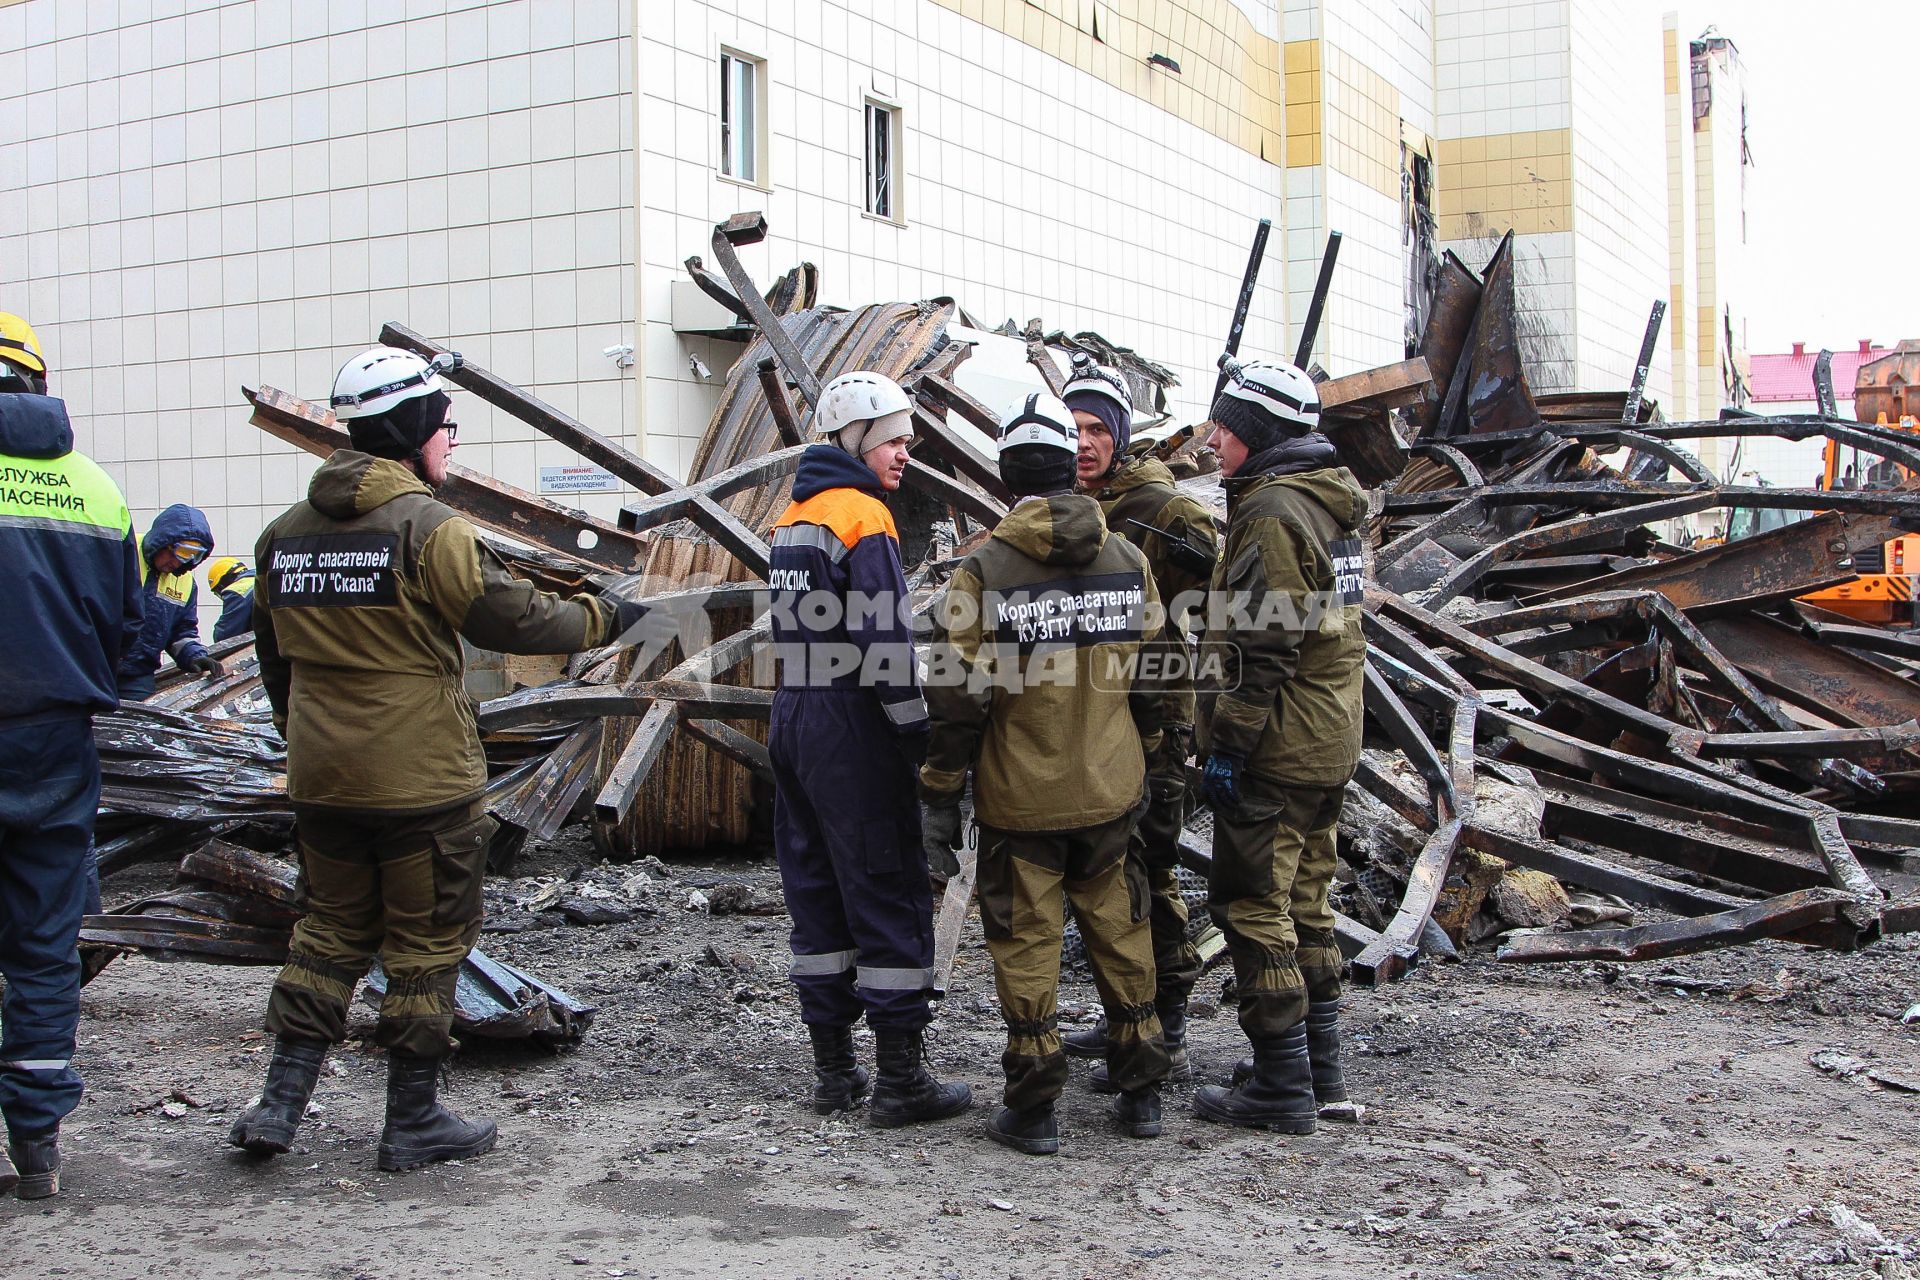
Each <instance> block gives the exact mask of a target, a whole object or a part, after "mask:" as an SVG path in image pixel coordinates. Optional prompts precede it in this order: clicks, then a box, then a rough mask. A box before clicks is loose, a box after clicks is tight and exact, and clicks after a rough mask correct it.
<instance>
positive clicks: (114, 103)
mask: <svg viewBox="0 0 1920 1280" xmlns="http://www.w3.org/2000/svg"><path fill="white" fill-rule="evenodd" d="M1661 38H1662V33H1661V30H1660V28H1659V26H1658V25H1657V22H1656V23H1655V24H1653V25H1651V26H1649V25H1648V23H1647V21H1646V20H1645V19H1644V17H1643V16H1635V13H1634V11H1632V10H1631V9H1630V7H1629V6H1628V5H1627V4H1626V3H1625V0H1593V3H1592V4H1591V5H1590V4H1588V3H1587V2H1586V0H1581V3H1579V4H1574V3H1570V0H1538V2H1536V0H1515V2H1513V3H1499V2H1496V0H1137V2H1132V3H1106V2H1104V0H782V2H778V3H775V2H771V0H326V2H325V3H319V2H312V3H309V2H308V0H0V309H4V310H11V311H16V312H19V313H20V314H22V315H25V316H27V317H28V318H29V319H30V320H31V321H33V323H34V324H35V325H36V327H37V328H38V329H39V332H40V335H41V337H42V339H43V341H44V342H45V344H46V346H47V348H48V354H49V357H50V359H51V362H52V365H53V368H54V381H55V389H56V393H57V394H60V395H62V396H64V397H65V398H66V399H67V401H68V403H69V406H70V409H71V411H72V413H73V416H74V418H75V421H76V426H77V428H78V430H79V435H80V440H81V447H82V448H83V449H85V450H86V451H88V452H90V453H91V454H93V456H95V457H96V458H98V459H99V460H100V461H101V462H102V463H103V464H105V465H106V466H107V467H108V469H109V470H110V471H111V472H112V474H114V476H115V477H116V478H117V479H119V480H120V481H121V483H122V485H123V487H124V488H125V490H126V492H127V495H128V498H129V500H130V502H131V504H132V506H133V507H134V509H135V517H136V520H137V521H139V522H140V523H142V524H143V525H144V523H145V522H146V521H148V520H150V519H151V518H152V516H153V515H154V514H155V513H156V512H157V511H158V510H159V509H160V508H161V507H164V506H166V505H167V504H169V503H172V502H188V503H192V504H193V505H196V506H199V507H202V508H204V509H205V510H206V511H207V512H208V514H209V516H210V517H211V518H212V521H213V525H214V529H215V532H216V535H217V537H218V539H219V541H220V544H221V549H222V550H223V551H234V552H238V553H240V554H243V555H244V554H246V553H248V552H249V551H250V550H251V547H252V544H253V541H254V539H255V537H256V536H257V534H258V531H259V529H260V528H261V526H262V525H263V524H264V522H265V521H266V520H268V519H270V518H271V517H272V516H273V515H274V514H276V513H277V512H278V511H279V510H281V509H282V508H284V507H285V506H286V505H287V504H288V503H290V502H292V501H294V500H295V499H296V498H298V497H299V496H300V495H301V493H302V492H303V491H304V487H305V481H306V477H307V476H308V475H309V474H310V473H311V470H312V467H313V465H314V460H313V459H312V458H311V457H309V456H308V455H305V454H301V453H298V452H296V451H295V450H293V449H292V448H290V447H288V446H286V445H283V444H281V443H279V442H278V441H276V440H273V439H271V438H270V437H268V436H266V435H265V434H263V433H261V432H260V431H258V430H257V429H256V428H254V427H252V426H251V425H250V424H249V423H248V421H247V411H246V409H245V406H244V404H243V402H242V399H241V396H240V387H241V386H242V384H249V385H259V384H268V385H273V386H278V387H281V388H283V389H285V390H288V391H291V392H293V393H294V394H296V395H300V396H303V397H306V398H309V399H315V400H319V399H322V398H324V396H325V395H326V393H327V391H328V388H329V385H330V382H331V377H332V374H333V372H334V370H335V369H336V368H337V366H338V365H339V363H340V362H341V361H343V360H344V359H345V358H346V357H347V356H349V355H351V354H353V353H354V352H355V351H357V350H359V349H361V348H363V347H365V346H366V345H368V344H369V343H371V342H372V341H373V340H374V338H375V337H376V335H377V334H378V331H379V328H380V325H381V324H382V322H384V321H388V320H396V321H399V322H401V323H404V324H406V325H407V326H409V327H410V328H413V329H415V330H417V331H419V332H421V333H424V334H426V335H428V336H430V337H433V338H436V339H440V340H443V341H445V342H446V343H448V344H449V345H451V346H453V347H455V348H457V349H459V350H461V351H463V352H464V353H465V354H467V355H468V356H469V357H470V358H472V359H473V360H475V361H476V362H478V363H480V364H483V365H485V366H487V367H488V368H490V369H492V370H494V371H495V372H497V373H499V374H500V375H501V376H503V377H506V378H508V379H510V380H512V381H514V382H517V383H519V384H521V385H523V386H526V387H528V388H529V389H531V390H532V391H534V392H535V393H536V394H538V395H540V396H541V397H542V398H544V399H546V400H548V401H549V402H551V403H553V404H554V405H556V406H557V407H559V408H560V409H562V410H565V411H566V412H568V413H571V414H574V415H576V416H578V417H579V418H581V419H583V420H584V421H586V422H588V423H589V424H591V425H592V426H594V427H595V428H596V429H598V430H600V431H601V432H603V433H605V434H607V435H609V436H612V437H614V438H615V439H618V440H621V441H622V442H624V443H626V444H628V445H629V446H630V447H632V448H635V449H636V450H637V451H639V452H641V453H642V454H644V455H645V456H646V457H648V458H649V459H650V460H651V461H653V462H654V463H656V464H657V465H659V466H661V467H662V468H663V469H665V470H667V471H669V472H671V473H674V474H676V475H684V474H685V472H686V469H687V467H688V465H689V463H690V461H691V459H692V456H693V452H694V448H695V445H696V443H697V441H698V440H699V438H700V435H701V433H702V432H703V430H704V428H705V426H706V423H707V419H708V417H709V415H710V413H711V411H712V408H713V406H714V404H715V403H716V401H717V398H718V395H719V390H720V385H721V382H722V380H723V379H724V376H725V373H726V370H727V368H728V367H729V365H730V364H731V363H732V362H733V360H734V359H735V358H736V357H737V355H738V354H739V352H740V350H741V347H740V346H739V344H738V343H736V342H731V341H726V340H723V339H719V338H714V337H708V336H697V335H695V334H692V333H689V332H683V331H682V330H686V329H689V328H691V327H694V326H692V325H690V324H689V323H688V321H687V320H686V318H685V317H681V318H680V319H679V320H678V322H677V321H676V315H675V287H674V286H675V284H676V282H678V283H680V284H682V285H683V286H684V283H685V281H686V280H687V275H686V271H685V269H684V267H683V266H682V263H683V262H684V260H685V259H686V258H687V257H689V256H690V255H694V254H698V255H701V256H702V257H704V258H706V259H707V265H708V266H709V268H713V267H715V266H716V264H715V263H714V262H713V261H712V251H711V248H710V246H709V240H710V238H711V235H712V230H713V227H714V224H715V223H717V222H720V221H722V220H724V219H725V218H727V217H728V216H730V215H732V214H734V213H736V212H741V211H747V210H759V211H763V212H764V213H765V215H766V217H767V219H768V222H769V224H770V227H771V234H770V236H769V238H768V239H767V240H766V241H765V242H764V243H762V244H761V245H758V246H754V247H752V248H749V249H746V250H744V251H743V254H742V256H743V259H744V262H745V265H746V266H747V267H748V269H749V270H750V272H751V273H752V275H753V276H754V278H755V280H756V281H758V282H759V283H760V285H761V286H762V287H763V288H764V287H766V286H767V285H770V284H771V283H772V281H773V280H774V278H775V277H776V276H778V275H779V274H780V273H781V272H784V271H785V270H787V269H788V268H790V267H792V266H794V265H795V264H797V263H799V262H802V261H809V262H813V263H815V264H817V265H818V267H819V272H820V282H821V285H820V301H822V302H824V303H832V304H841V305H857V304H860V303H865V302H874V301H894V300H913V299H918V298H924V297H934V296H942V295H945V296H951V297H953V298H955V299H957V300H958V301H959V302H960V304H961V305H962V306H963V307H964V308H965V309H966V310H967V312H968V313H969V314H970V315H971V316H972V317H974V318H976V319H978V320H979V321H980V322H981V323H982V324H985V325H987V326H993V325H997V324H999V323H1001V322H1003V321H1005V320H1008V319H1012V320H1014V321H1015V322H1016V323H1020V324H1024V323H1025V322H1026V320H1027V319H1028V318H1030V317H1035V316H1037V317H1040V318H1041V319H1042V320H1043V321H1044V323H1045V324H1046V325H1047V327H1048V328H1049V329H1055V328H1058V329H1064V330H1066V331H1068V332H1070V333H1071V332H1077V331H1080V330H1095V331H1098V332H1100V333H1101V334H1103V335H1104V336H1105V337H1107V338H1109V339H1111V340H1113V341H1115V342H1118V343H1121V344H1123V345H1126V346H1129V347H1132V348H1133V349H1135V350H1137V351H1139V352H1140V353H1141V354H1143V355H1146V356H1148V357H1151V358H1152V359H1154V360H1157V361H1159V362H1161V363H1163V364H1166V365H1168V366H1170V367H1172V368H1173V369H1174V370H1175V371H1176V373H1177V374H1178V375H1179V377H1180V380H1181V385H1180V386H1179V387H1178V388H1176V389H1175V390H1174V391H1173V393H1172V397H1171V398H1172V408H1173V411H1174V414H1175V416H1176V418H1179V419H1182V420H1192V419H1196V418H1198V417H1200V416H1201V415H1202V414H1203V413H1204V411H1205V407H1206V399H1207V396H1208V395H1209V393H1210V391H1211V388H1212V386H1213V382H1214V376H1215V375H1214V362H1215V358H1216V356H1217V355H1218V353H1219V351H1220V349H1221V346H1222V343H1223V341H1224V338H1225V336H1226V331H1227V326H1228V321H1229V319H1230V315H1231V309H1232V306H1233V303H1234V300H1235V297H1236V295H1237V292H1238V287H1239V282H1240V277H1241V274H1242V271H1243V269H1244V267H1245V264H1246V257H1247V250H1248V246H1249V244H1250V241H1251V239H1252V235H1253V231H1254V227H1255V225H1256V223H1257V221H1258V220H1259V219H1260V218H1263V217H1264V218H1270V219H1272V220H1273V223H1274V229H1273V237H1272V240H1271V241H1270V244H1269V251H1268V255H1267V260H1266V265H1265V268H1264V270H1263V271H1262V273H1261V276H1260V287H1259V289H1258V290H1257V292H1256V296H1255V298H1254V301H1253V307H1252V312H1251V316H1250V320H1249V323H1248V326H1247V331H1246V336H1245V339H1244V342H1243V352H1245V353H1248V354H1261V355H1281V356H1290V355H1291V354H1292V351H1293V345H1294V329H1295V326H1297V325H1298V323H1299V321H1300V320H1301V318H1302V317H1303V316H1304V314H1305V311H1306V306H1307V301H1308V298H1309V297H1310V294H1311V289H1312V284H1313V277H1314V273H1315V270H1316V269H1317V266H1318V263H1319V259H1320V254H1321V250H1322V247H1323V245H1324V242H1325V238H1326V233H1327V230H1328V228H1329V227H1331V228H1333V229H1337V230H1340V231H1341V232H1343V234H1344V236H1345V244H1344V248H1343V251H1342V255H1341V259H1340V267H1339V271H1338V273H1337V274H1336V276H1335V282H1334V289H1333V294H1332V298H1331V301H1330V304H1329V307H1328V311H1327V315H1326V318H1325V320H1324V322H1323V324H1322V328H1321V337H1320V341H1319V343H1318V344H1317V346H1316V348H1315V359H1316V360H1318V361H1319V362H1320V363H1321V364H1322V365H1323V366H1324V367H1326V368H1327V369H1328V370H1329V371H1330V372H1332V373H1335V374H1341V373H1346V372H1351V371H1353V370H1356V369H1360V368H1365V367H1370V366H1373V365H1377V364H1382V363H1386V362H1389V361H1392V360H1397V359H1399V358H1401V357H1402V356H1404V355H1405V354H1406V343H1407V339H1408V330H1409V321H1408V315H1409V312H1408V304H1407V300H1408V293H1409V280H1410V275H1411V276H1417V275H1418V274H1419V272H1418V270H1417V268H1416V265H1415V264H1417V262H1418V260H1419V258H1420V255H1421V254H1423V253H1425V252H1427V251H1429V250H1430V249H1433V248H1444V247H1446V246H1448V245H1454V246H1457V247H1460V248H1461V250H1462V252H1463V255H1464V256H1468V257H1469V260H1470V261H1474V260H1475V255H1474V252H1473V251H1474V249H1475V247H1476V246H1478V245H1480V244H1482V243H1485V244H1486V247H1487V248H1490V247H1491V245H1490V243H1487V238H1488V237H1489V236H1497V235H1498V233H1500V232H1502V231H1504V230H1505V229H1506V228H1507V227H1508V226H1513V227H1514V228H1515V229H1516V230H1517V231H1518V232H1519V233H1520V236H1519V241H1520V245H1521V251H1522V257H1523V261H1524V262H1525V263H1527V264H1530V265H1529V266H1528V267H1527V269H1524V270H1523V271H1522V275H1521V279H1522V306H1523V307H1525V308H1530V309H1532V310H1533V311H1535V312H1536V313H1538V314H1540V315H1541V316H1542V317H1543V324H1542V327H1543V328H1544V329H1547V330H1550V331H1552V332H1553V333H1555V334H1557V335H1559V337H1560V339H1561V342H1562V345H1561V347H1560V348H1558V349H1557V350H1556V352H1553V353H1549V354H1550V355H1551V357H1552V361H1553V363H1551V364H1550V365H1548V366H1545V367H1543V368H1542V369H1541V371H1540V373H1541V375H1542V377H1543V379H1544V381H1545V382H1546V387H1547V389H1554V388H1556V387H1560V386H1565V387H1579V388H1582V389H1597V388H1606V387H1617V386H1622V385H1624V384H1625V383H1626V382H1627V380H1628V378H1629V377H1630V376H1631V372H1632V365H1633V360H1634V355H1635V353H1636V351H1637V348H1638V344H1639V336H1640V331H1641V329H1642V327H1643V326H1644V323H1645V315H1646V310H1647V307H1648V305H1649V304H1650V303H1651V301H1652V300H1653V299H1654V298H1655V297H1658V296H1664V295H1665V294H1666V292H1667V284H1668V276H1669V271H1668V267H1669V263H1668V250H1669V237H1668V234H1667V224H1668V221H1669V219H1668V210H1667V207H1666V200H1665V198H1664V197H1665V194H1666V192H1665V189H1664V187H1663V184H1662V175H1663V166H1664V165H1665V164H1666V162H1667V161H1668V159H1669V152H1668V150H1667V149H1666V148H1665V147H1664V146H1662V134H1661V121H1660V110H1661V106H1662V102H1663V99H1662V97H1661V95H1660V76H1661V73H1662V63H1661ZM1642 80H1644V81H1645V82H1646V83H1645V84H1644V85H1643V84H1641V81H1642ZM1648 86H1651V88H1648ZM1423 212H1424V215H1425V216H1426V218H1427V222H1426V228H1427V230H1426V238H1425V240H1424V241H1423V240H1421V239H1420V237H1419V235H1418V234H1416V232H1417V230H1418V227H1419V225H1420V219H1421V216H1422V214H1423ZM1478 257H1479V258H1481V259H1483V258H1484V253H1483V252H1482V253H1480V254H1478ZM1475 265H1478V262H1477V261H1475ZM676 323H678V324H679V328H678V329H676ZM629 348H630V349H631V354H630V355H628V354H626V349H629ZM1666 351H1667V349H1666V348H1665V347H1663V350H1662V358H1661V361H1660V363H1659V364H1658V366H1657V367H1656V371H1655V374H1654V383H1653V387H1652V389H1651V392H1650V394H1652V395H1654V396H1655V397H1656V398H1664V397H1665V396H1666V395H1667V393H1668V388H1669V381H1668V378H1669V373H1668V370H1669V362H1668V358H1667V355H1666ZM457 406H458V407H457V416H458V418H459V421H460V423H461V428H462V430H461V435H460V451H459V453H458V454H457V455H456V460H457V461H459V462H461V463H463V464H465V465H467V466H470V467H473V468H475V469H477V470H480V471H483V472H487V473H490V474H492V475H495V476H498V477H499V478H501V479H503V480H505V481H507V482H509V483H512V484H515V485H518V486H520V487H522V488H526V489H529V490H535V491H543V492H546V493H547V494H548V495H549V496H552V497H555V498H556V499H557V500H563V501H569V502H575V503H578V504H579V505H581V506H583V507H584V508H586V509H588V510H590V511H593V512H594V513H595V514H598V515H601V516H611V515H612V514H613V512H614V510H615V508H617V506H618V504H619V503H620V501H622V499H623V496H625V495H623V493H622V492H621V491H620V490H619V489H618V488H617V487H614V488H609V489H608V490H607V491H605V492H587V493H570V492H568V490H569V489H570V488H572V487H574V486H576V485H577V484H578V483H579V481H580V476H579V475H578V474H577V471H576V473H575V474H573V475H570V476H563V475H561V474H560V472H561V469H562V468H566V467H574V468H577V467H578V463H579V459H577V458H576V457H574V456H573V455H572V454H571V453H570V452H568V451H567V450H565V449H564V448H562V447H561V446H559V445H558V444H555V443H553V442H551V441H549V440H547V439H546V438H545V437H543V436H540V435H538V434H536V433H535V432H533V431H532V430H531V429H530V428H527V427H525V426H523V425H521V424H519V423H517V422H514V421H511V420H509V419H507V418H505V417H504V416H502V415H499V414H497V413H495V412H494V411H492V410H490V409H489V408H488V407H487V406H485V405H482V404H479V403H477V402H475V401H474V400H473V399H472V398H471V397H465V396H462V397H458V398H457ZM591 483H592V481H591V479H590V480H589V485H590V486H591Z"/></svg>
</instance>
